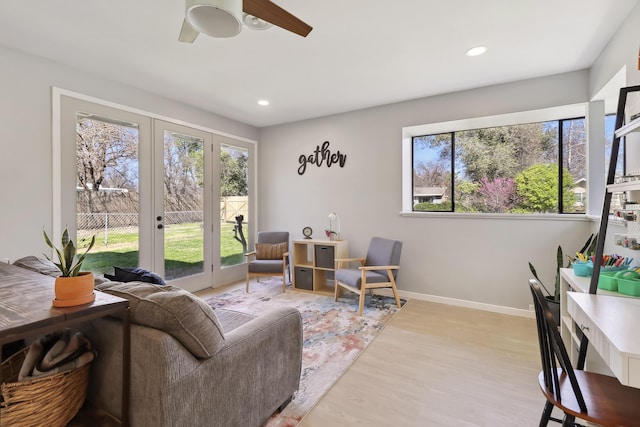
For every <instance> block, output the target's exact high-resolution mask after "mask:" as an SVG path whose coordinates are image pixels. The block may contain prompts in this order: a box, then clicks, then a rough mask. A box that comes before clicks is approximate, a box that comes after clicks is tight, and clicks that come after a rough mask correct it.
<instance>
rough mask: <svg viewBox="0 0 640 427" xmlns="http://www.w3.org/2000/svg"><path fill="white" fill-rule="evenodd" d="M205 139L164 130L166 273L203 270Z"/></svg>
mask: <svg viewBox="0 0 640 427" xmlns="http://www.w3.org/2000/svg"><path fill="white" fill-rule="evenodd" d="M203 168H204V141H203V140H202V138H198V137H194V136H190V135H185V134H180V133H177V132H172V131H168V130H165V132H164V183H163V186H164V198H163V199H164V221H163V222H164V275H165V279H168V280H172V279H178V278H181V277H186V276H191V275H194V274H199V273H202V272H203V266H204V222H203V211H202V209H203V206H204V182H203V177H204V173H203Z"/></svg>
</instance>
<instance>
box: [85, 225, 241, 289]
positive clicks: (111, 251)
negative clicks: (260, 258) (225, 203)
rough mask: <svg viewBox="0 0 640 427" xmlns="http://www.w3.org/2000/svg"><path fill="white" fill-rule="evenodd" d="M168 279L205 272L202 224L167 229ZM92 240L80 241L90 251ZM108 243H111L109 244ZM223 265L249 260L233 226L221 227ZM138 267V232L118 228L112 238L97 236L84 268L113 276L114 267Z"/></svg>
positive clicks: (166, 260) (166, 264) (166, 262)
mask: <svg viewBox="0 0 640 427" xmlns="http://www.w3.org/2000/svg"><path fill="white" fill-rule="evenodd" d="M164 233H165V234H164V235H165V254H164V257H165V276H166V278H167V279H172V278H177V277H183V276H185V275H188V274H193V273H196V272H201V271H202V268H203V262H202V258H203V249H202V240H203V237H202V228H201V227H200V223H185V224H172V225H168V226H166V227H165V232H164ZM88 240H89V239H88V238H84V239H80V241H79V246H80V247H82V246H84V247H86V245H87V244H88ZM105 240H107V242H105ZM220 255H221V256H220V257H221V260H220V263H221V264H222V266H223V267H224V266H231V265H236V264H241V263H243V262H244V260H245V257H244V253H243V249H242V244H241V243H240V242H238V241H237V240H235V239H234V238H233V224H231V223H226V222H225V223H221V224H220ZM114 266H118V267H136V266H138V231H137V229H135V228H114V229H110V230H109V234H108V236H106V239H105V236H104V234H102V233H101V234H96V243H95V245H94V246H93V249H91V252H90V253H89V255H87V258H86V259H85V262H84V264H83V270H87V271H93V272H94V273H108V274H112V273H113V270H112V269H113V267H114Z"/></svg>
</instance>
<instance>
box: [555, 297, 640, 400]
mask: <svg viewBox="0 0 640 427" xmlns="http://www.w3.org/2000/svg"><path fill="white" fill-rule="evenodd" d="M566 296H567V298H566V308H567V314H568V315H569V316H570V317H571V319H572V320H573V321H574V322H575V327H577V328H579V329H581V330H582V332H583V333H584V335H585V336H586V337H587V338H589V343H590V344H591V345H592V348H594V349H595V350H596V351H597V352H598V353H599V354H600V356H601V357H602V360H603V361H604V362H605V363H606V364H607V365H608V367H609V368H610V369H611V371H612V372H613V374H614V375H615V376H616V377H617V378H618V380H619V381H620V382H621V383H622V384H624V385H628V386H632V387H637V388H640V330H639V328H640V299H637V298H622V297H619V296H612V295H593V294H589V293H582V292H567V293H566Z"/></svg>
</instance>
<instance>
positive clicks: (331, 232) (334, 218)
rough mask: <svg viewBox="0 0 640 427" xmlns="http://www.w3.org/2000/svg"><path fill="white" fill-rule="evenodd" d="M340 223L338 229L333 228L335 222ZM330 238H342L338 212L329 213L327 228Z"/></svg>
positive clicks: (326, 231)
mask: <svg viewBox="0 0 640 427" xmlns="http://www.w3.org/2000/svg"><path fill="white" fill-rule="evenodd" d="M334 221H335V222H337V223H338V227H337V231H336V230H334V229H333V222H334ZM325 233H326V234H327V237H328V238H329V240H340V217H339V216H338V214H337V213H335V212H331V213H330V214H329V229H328V230H325Z"/></svg>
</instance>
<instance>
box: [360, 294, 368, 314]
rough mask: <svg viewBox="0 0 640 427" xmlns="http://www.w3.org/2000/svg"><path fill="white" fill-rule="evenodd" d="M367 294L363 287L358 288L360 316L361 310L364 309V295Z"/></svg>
mask: <svg viewBox="0 0 640 427" xmlns="http://www.w3.org/2000/svg"><path fill="white" fill-rule="evenodd" d="M366 295H367V292H366V290H365V289H360V303H359V305H358V316H362V312H363V311H364V297H365V296H366Z"/></svg>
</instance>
